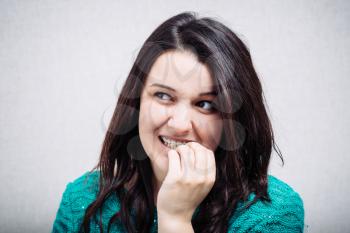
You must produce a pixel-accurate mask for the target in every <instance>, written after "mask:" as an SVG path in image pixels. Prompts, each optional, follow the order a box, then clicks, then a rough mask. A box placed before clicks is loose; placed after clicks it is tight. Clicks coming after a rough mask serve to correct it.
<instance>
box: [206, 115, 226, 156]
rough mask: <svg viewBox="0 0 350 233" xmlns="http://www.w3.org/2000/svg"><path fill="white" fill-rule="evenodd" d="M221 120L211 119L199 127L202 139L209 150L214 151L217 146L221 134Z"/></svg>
mask: <svg viewBox="0 0 350 233" xmlns="http://www.w3.org/2000/svg"><path fill="white" fill-rule="evenodd" d="M222 125H223V124H222V120H221V119H211V120H210V121H206V122H205V124H203V125H202V127H200V129H201V130H202V133H201V135H202V138H203V141H204V142H205V144H206V145H207V146H208V148H209V149H211V150H213V151H214V150H215V149H216V147H217V146H218V145H219V143H220V140H221V134H222V127H223V126H222Z"/></svg>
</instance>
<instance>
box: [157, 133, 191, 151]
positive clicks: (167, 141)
mask: <svg viewBox="0 0 350 233" xmlns="http://www.w3.org/2000/svg"><path fill="white" fill-rule="evenodd" d="M161 138H162V140H163V142H164V144H165V145H166V146H167V147H169V148H171V149H173V150H174V149H175V148H176V147H178V146H180V145H184V144H186V142H180V141H174V140H171V139H168V138H166V137H162V136H161Z"/></svg>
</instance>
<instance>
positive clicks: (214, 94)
mask: <svg viewBox="0 0 350 233" xmlns="http://www.w3.org/2000/svg"><path fill="white" fill-rule="evenodd" d="M152 86H157V87H162V88H165V89H168V90H170V91H173V92H176V90H175V89H174V88H172V87H169V86H166V85H164V84H160V83H153V84H152V85H151V87H152ZM217 94H218V93H217V92H216V91H209V92H203V93H200V94H199V96H204V95H212V96H216V95H217Z"/></svg>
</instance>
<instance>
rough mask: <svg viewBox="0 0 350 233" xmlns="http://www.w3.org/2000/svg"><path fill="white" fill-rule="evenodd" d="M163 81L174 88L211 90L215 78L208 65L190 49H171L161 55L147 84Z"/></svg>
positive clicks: (152, 68) (152, 69)
mask: <svg viewBox="0 0 350 233" xmlns="http://www.w3.org/2000/svg"><path fill="white" fill-rule="evenodd" d="M153 83H161V84H164V85H167V86H171V87H173V88H174V89H179V90H180V91H181V90H184V88H188V87H189V88H191V90H192V91H195V90H198V91H202V90H203V89H205V90H211V88H212V87H213V80H212V76H211V73H210V70H209V68H208V67H207V65H205V64H203V63H201V62H199V61H198V59H197V57H196V56H195V55H194V54H193V53H191V52H189V51H180V50H171V51H167V52H165V53H163V54H162V55H160V56H159V57H158V58H157V59H156V61H155V62H154V64H153V66H152V67H151V70H150V73H149V75H148V77H147V80H146V86H150V85H152V84H153Z"/></svg>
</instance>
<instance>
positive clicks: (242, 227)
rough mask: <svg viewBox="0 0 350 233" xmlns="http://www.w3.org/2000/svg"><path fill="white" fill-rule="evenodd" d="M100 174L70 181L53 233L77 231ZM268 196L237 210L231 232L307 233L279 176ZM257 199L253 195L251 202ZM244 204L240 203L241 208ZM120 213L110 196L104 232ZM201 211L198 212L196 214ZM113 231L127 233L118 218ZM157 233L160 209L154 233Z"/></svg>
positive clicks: (296, 199)
mask: <svg viewBox="0 0 350 233" xmlns="http://www.w3.org/2000/svg"><path fill="white" fill-rule="evenodd" d="M98 179H99V171H94V172H93V173H91V174H89V173H88V172H86V173H85V174H84V175H82V176H81V177H79V178H77V179H76V180H75V181H73V182H70V183H69V184H68V185H67V187H66V190H65V191H64V193H63V196H62V200H61V203H60V206H59V208H58V211H57V214H56V219H55V222H54V224H53V228H52V233H56V232H65V233H73V232H78V230H79V226H80V224H81V222H82V219H83V216H84V214H85V210H86V208H87V207H88V206H89V204H90V203H92V202H93V201H94V200H95V198H96V195H97V192H98V181H99V180H98ZM268 193H269V195H270V198H271V200H272V202H271V203H268V204H267V203H264V202H262V201H258V202H257V203H255V204H254V205H252V206H251V207H250V208H249V209H248V210H246V211H244V212H238V211H235V213H233V214H232V216H231V218H230V220H229V228H228V232H229V233H233V232H235V233H236V232H239V233H241V232H261V233H264V232H266V233H267V232H275V233H281V232H304V206H303V201H302V199H301V197H300V195H299V194H298V193H297V192H295V191H294V190H293V189H292V188H291V187H290V186H288V185H287V184H286V183H284V182H283V181H281V180H279V179H277V178H276V177H274V176H272V175H269V176H268ZM253 198H254V193H252V194H251V195H250V196H249V200H248V201H250V200H252V199H253ZM244 204H245V203H242V202H240V203H239V205H238V206H237V208H238V209H240V208H241V207H243V205H244ZM119 210H120V202H119V199H118V198H117V196H113V195H111V196H110V197H109V198H108V199H107V200H106V202H105V205H104V209H103V212H102V223H103V230H104V231H106V230H107V225H108V221H109V219H110V218H111V217H112V216H113V215H114V214H115V213H116V212H117V211H119ZM197 212H198V208H197V209H196V211H195V213H194V216H195V214H196V213H197ZM90 229H91V232H100V230H99V227H98V224H97V222H94V221H91V223H90ZM111 232H114V233H124V232H127V231H126V229H125V228H124V226H123V225H122V223H121V221H120V220H119V219H118V220H117V222H116V223H114V224H112V227H111ZM156 232H157V210H156V208H155V217H154V223H153V225H152V229H151V233H156Z"/></svg>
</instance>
